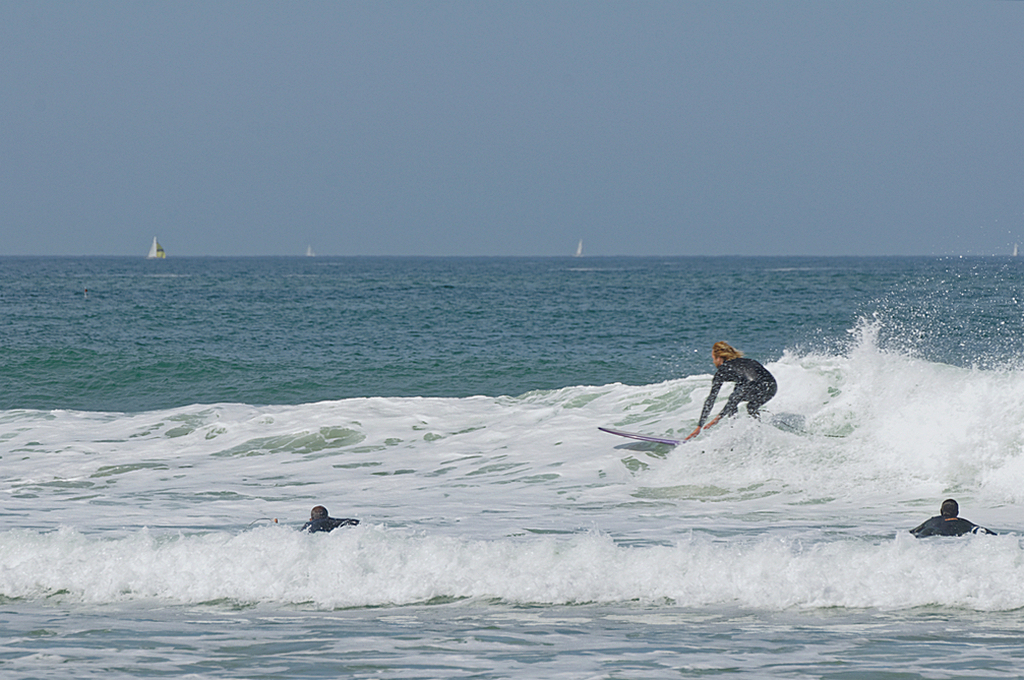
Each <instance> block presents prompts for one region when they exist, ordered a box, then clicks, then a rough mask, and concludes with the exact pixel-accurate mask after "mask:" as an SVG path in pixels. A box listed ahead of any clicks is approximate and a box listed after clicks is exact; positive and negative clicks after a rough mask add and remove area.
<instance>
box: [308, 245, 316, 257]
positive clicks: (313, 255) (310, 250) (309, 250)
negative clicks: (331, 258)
mask: <svg viewBox="0 0 1024 680" xmlns="http://www.w3.org/2000/svg"><path fill="white" fill-rule="evenodd" d="M306 257H316V253H314V252H313V246H306Z"/></svg>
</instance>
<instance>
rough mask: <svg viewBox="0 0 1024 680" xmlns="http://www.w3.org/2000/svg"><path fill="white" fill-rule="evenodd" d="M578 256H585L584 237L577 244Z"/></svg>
mask: <svg viewBox="0 0 1024 680" xmlns="http://www.w3.org/2000/svg"><path fill="white" fill-rule="evenodd" d="M576 257H583V239H580V242H579V243H578V244H576Z"/></svg>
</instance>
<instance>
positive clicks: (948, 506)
mask: <svg viewBox="0 0 1024 680" xmlns="http://www.w3.org/2000/svg"><path fill="white" fill-rule="evenodd" d="M939 514H940V515H942V516H943V517H947V518H950V519H951V518H953V517H956V516H957V515H959V514H960V506H959V505H957V504H956V501H955V500H953V499H952V498H947V499H946V500H944V501H942V507H941V508H939Z"/></svg>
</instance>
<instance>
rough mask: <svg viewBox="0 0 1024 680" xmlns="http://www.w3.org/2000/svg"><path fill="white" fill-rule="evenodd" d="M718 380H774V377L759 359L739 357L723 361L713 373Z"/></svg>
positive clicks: (740, 381)
mask: <svg viewBox="0 0 1024 680" xmlns="http://www.w3.org/2000/svg"><path fill="white" fill-rule="evenodd" d="M715 380H716V381H718V382H738V383H743V382H775V377H774V376H773V375H772V374H771V373H769V372H768V369H767V368H765V367H764V366H762V365H761V363H760V362H759V361H754V360H753V359H748V358H746V357H739V358H737V359H732V360H730V361H726V362H724V363H723V364H722V365H721V366H719V367H718V371H717V372H716V373H715Z"/></svg>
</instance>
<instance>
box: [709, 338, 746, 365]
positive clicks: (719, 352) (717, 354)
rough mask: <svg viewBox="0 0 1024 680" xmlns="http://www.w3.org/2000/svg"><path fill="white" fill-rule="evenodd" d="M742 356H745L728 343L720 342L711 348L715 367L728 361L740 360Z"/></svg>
mask: <svg viewBox="0 0 1024 680" xmlns="http://www.w3.org/2000/svg"><path fill="white" fill-rule="evenodd" d="M741 356H743V352H741V351H739V350H738V349H736V348H735V347H733V346H732V345H730V344H729V343H727V342H723V341H721V340H719V341H718V342H716V343H715V344H714V345H712V346H711V359H712V360H713V361H714V362H715V366H721V365H722V364H724V363H725V362H726V361H732V360H733V359H739V358H740V357H741Z"/></svg>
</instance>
